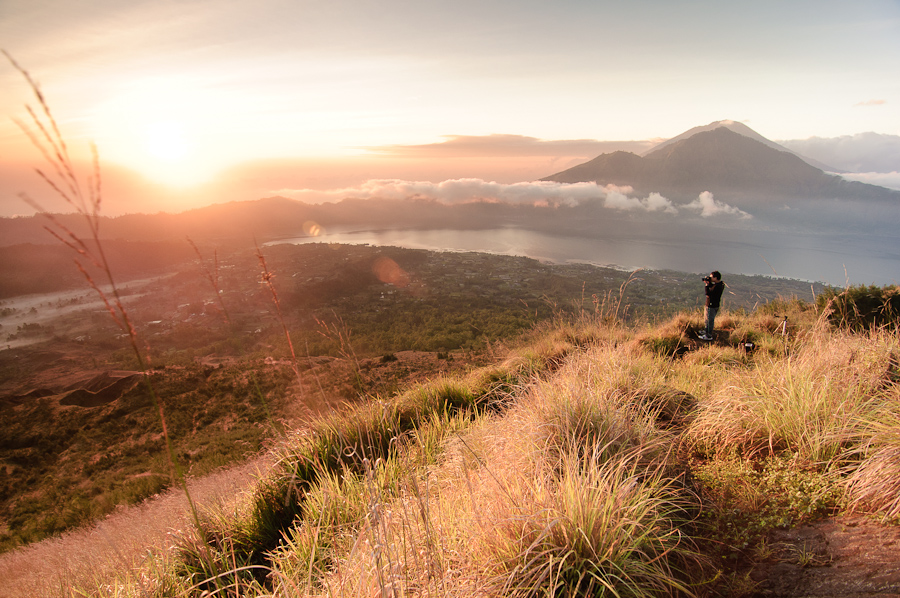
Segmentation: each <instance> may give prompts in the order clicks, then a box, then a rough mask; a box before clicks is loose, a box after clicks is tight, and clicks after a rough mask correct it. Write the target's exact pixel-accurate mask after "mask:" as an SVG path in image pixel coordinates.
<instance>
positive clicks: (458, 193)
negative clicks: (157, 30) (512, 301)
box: [272, 179, 751, 218]
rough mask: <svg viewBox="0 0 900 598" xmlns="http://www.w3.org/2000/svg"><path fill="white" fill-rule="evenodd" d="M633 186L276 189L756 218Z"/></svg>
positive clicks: (461, 183)
mask: <svg viewBox="0 0 900 598" xmlns="http://www.w3.org/2000/svg"><path fill="white" fill-rule="evenodd" d="M633 192H634V190H633V189H632V188H631V187H617V186H615V185H606V186H601V185H598V184H597V183H556V182H552V181H532V182H527V183H511V184H506V183H495V182H488V181H484V180H481V179H452V180H447V181H443V182H440V183H433V182H430V181H403V180H398V179H373V180H370V181H366V182H365V183H363V184H361V185H359V186H356V187H347V188H343V189H332V190H328V191H319V190H315V189H277V190H274V191H272V193H273V194H276V195H281V196H283V197H290V198H293V199H299V200H301V201H305V202H309V203H322V202H337V201H341V200H342V199H346V198H354V199H376V198H379V199H395V200H402V199H433V200H436V201H440V202H442V203H446V204H450V205H452V204H459V203H467V202H474V201H487V202H497V203H509V204H522V205H534V206H543V207H553V206H577V205H581V204H584V203H600V204H601V205H602V206H603V207H604V208H607V209H611V210H617V211H643V212H662V213H667V214H677V213H678V212H679V210H680V209H687V210H689V211H699V212H700V215H701V216H703V217H704V218H708V217H712V216H737V217H739V218H751V216H750V214H748V213H746V212H744V211H742V210H739V209H738V208H735V207H733V206H729V205H727V204H724V203H722V202H719V201H716V200H715V199H714V198H713V195H712V193H710V192H708V191H704V192H703V193H701V194H700V196H699V197H698V198H697V199H695V200H694V201H692V202H690V203H687V204H681V205H680V206H679V205H676V204H674V203H673V202H672V201H671V200H669V199H668V198H666V197H663V196H662V195H660V194H659V193H651V194H650V195H648V196H647V197H636V196H634V195H632V193H633Z"/></svg>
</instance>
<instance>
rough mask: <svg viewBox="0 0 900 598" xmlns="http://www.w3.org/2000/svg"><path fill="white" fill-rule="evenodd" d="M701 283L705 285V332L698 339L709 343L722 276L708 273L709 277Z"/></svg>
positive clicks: (720, 299)
mask: <svg viewBox="0 0 900 598" xmlns="http://www.w3.org/2000/svg"><path fill="white" fill-rule="evenodd" d="M703 283H704V284H705V285H706V332H705V333H704V334H701V335H700V337H699V338H700V340H702V341H711V340H712V339H713V327H714V325H715V323H716V314H717V313H719V303H720V302H721V301H722V291H723V290H724V289H725V283H723V282H722V275H721V274H720V273H719V271H718V270H713V271H712V272H710V273H709V276H706V277H704V279H703Z"/></svg>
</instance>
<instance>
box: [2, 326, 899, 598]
mask: <svg viewBox="0 0 900 598" xmlns="http://www.w3.org/2000/svg"><path fill="white" fill-rule="evenodd" d="M812 315H814V314H812ZM695 316H696V314H687V315H681V316H678V317H676V318H674V319H673V320H672V321H670V322H667V323H664V324H662V325H661V326H660V327H658V328H657V329H655V330H654V329H646V328H644V329H641V330H632V329H628V328H626V327H622V326H620V325H608V324H605V323H604V321H603V319H602V318H600V317H597V318H593V319H592V318H588V317H586V316H584V315H582V316H581V318H580V321H576V322H569V323H565V324H563V323H559V325H557V326H553V327H547V328H542V329H540V330H538V331H536V332H535V335H534V336H533V337H532V338H531V339H530V342H529V343H528V344H527V345H526V346H524V347H522V348H519V349H515V350H511V351H509V352H508V354H507V355H506V357H505V359H504V360H503V361H502V362H499V363H498V364H497V365H495V366H492V367H487V368H482V369H480V370H476V371H473V372H471V373H469V374H468V375H467V376H462V377H455V378H453V377H447V378H441V379H436V380H432V381H430V382H428V383H426V384H422V385H419V386H417V387H414V388H411V389H409V390H408V391H406V392H405V393H401V394H399V395H397V396H396V397H393V398H392V399H390V400H382V401H371V402H369V403H368V404H366V405H361V406H359V407H357V408H355V409H353V410H351V411H349V412H348V413H346V414H341V415H338V414H333V415H331V416H326V417H322V418H321V419H319V420H317V421H316V422H313V423H312V424H311V425H310V427H309V428H308V429H307V430H306V431H304V432H297V433H295V434H293V435H289V436H288V437H286V438H285V440H284V444H283V445H282V446H281V447H280V448H279V450H278V451H277V452H276V453H275V455H276V456H277V460H278V463H277V465H276V467H275V468H274V469H273V470H272V472H271V473H269V474H268V475H267V476H266V477H265V478H264V479H263V480H262V481H261V482H260V483H259V484H257V485H256V486H255V487H254V489H253V492H252V494H251V495H249V496H248V500H246V501H244V502H243V503H240V504H238V505H237V506H236V507H234V508H230V507H229V508H228V509H221V510H219V511H218V512H217V513H216V514H213V515H209V516H207V517H205V518H204V527H203V532H202V533H201V534H197V533H195V532H194V533H189V534H186V535H185V536H184V537H183V538H182V541H181V543H180V544H179V545H178V547H177V550H176V551H175V552H174V553H169V554H168V556H169V557H171V561H170V562H171V563H175V564H176V565H177V564H178V563H181V564H180V565H177V566H174V567H169V568H166V570H165V574H162V573H159V572H154V571H149V572H147V571H145V575H146V576H147V577H146V579H147V580H148V581H147V587H150V586H153V587H155V588H157V589H156V592H157V593H156V594H155V595H173V594H179V593H182V594H184V595H186V596H196V595H200V593H201V590H204V589H205V590H208V591H216V590H219V591H221V592H224V593H225V594H228V595H243V596H271V595H275V596H285V597H300V596H332V597H338V596H340V597H344V596H347V597H349V596H360V595H362V596H410V595H417V596H445V597H451V596H453V597H455V596H484V597H493V596H498V597H499V596H557V595H566V596H579V595H585V596H587V595H602V594H608V595H621V596H626V595H628V596H644V595H646V596H664V595H692V594H703V593H704V592H705V591H706V590H707V588H706V586H705V585H704V584H705V583H706V582H708V581H709V580H711V579H714V578H715V577H716V571H715V567H713V566H712V564H711V563H712V562H713V561H714V560H715V559H712V558H708V557H705V556H703V555H702V554H700V549H698V548H697V546H703V547H704V548H703V550H709V547H710V546H717V547H718V548H715V550H725V549H727V550H747V551H750V552H751V553H752V547H753V543H754V542H757V541H758V540H759V538H760V537H762V535H763V534H764V533H765V531H766V530H767V529H771V527H772V526H774V525H790V524H791V522H793V521H801V520H807V519H808V518H810V517H816V516H822V514H827V513H829V512H832V511H833V510H834V509H835V508H836V505H837V504H839V503H840V501H841V497H842V496H843V495H844V493H845V492H846V496H847V497H848V501H847V505H848V507H849V508H851V509H854V510H858V511H870V512H875V513H878V514H880V515H882V516H883V517H885V518H886V519H896V518H897V516H898V514H900V513H898V509H900V507H898V501H897V498H896V496H897V494H898V491H900V469H898V468H897V466H896V460H897V456H898V454H900V438H898V435H897V429H898V428H900V408H898V398H900V395H898V382H900V362H898V357H897V356H898V355H900V346H898V344H900V341H898V339H897V337H896V335H895V334H890V333H888V332H884V331H882V332H877V331H876V332H870V333H865V334H859V333H850V332H843V331H834V330H831V329H829V328H828V327H827V326H823V325H822V321H821V319H816V318H815V317H809V318H807V319H806V320H805V321H803V320H801V319H800V318H799V317H798V318H796V319H795V320H792V321H793V324H792V328H791V329H790V335H789V337H787V338H784V339H783V338H782V337H781V334H780V332H781V331H780V329H779V328H778V327H777V326H775V322H774V321H773V319H776V318H774V316H773V315H771V314H767V313H756V314H750V315H743V314H732V315H731V316H730V319H729V320H727V321H726V322H724V323H727V324H728V325H729V326H733V327H734V330H741V329H743V330H746V331H747V332H748V333H750V332H752V333H753V334H755V335H757V338H758V339H759V341H760V343H767V342H771V343H773V345H777V346H778V349H777V350H773V351H771V352H770V351H762V350H760V351H757V352H755V353H744V352H740V351H739V350H738V349H736V348H735V347H733V346H730V345H728V344H725V343H721V344H720V343H716V344H704V345H694V346H693V347H692V349H691V350H690V351H689V352H688V353H687V354H685V355H684V356H683V357H682V358H680V359H673V358H671V357H670V356H667V355H663V354H660V352H658V351H656V350H654V349H653V348H652V347H651V346H649V345H648V343H647V339H650V338H653V337H661V336H665V335H673V336H674V335H675V334H676V333H677V334H681V333H682V332H683V331H684V330H685V329H686V327H689V326H692V325H694V323H695V322H694V321H695V320H696V317H695ZM778 321H779V322H782V321H783V320H778ZM786 336H787V335H786ZM689 469H692V471H691V473H693V474H694V475H693V480H694V481H693V482H688V481H687V480H688V478H689V476H688V475H687V473H688V470H689ZM695 492H696V493H697V495H695ZM698 496H702V497H703V500H701V499H700V498H698ZM728 505H739V506H740V509H741V512H742V518H741V519H740V520H739V521H738V520H735V519H733V517H732V516H731V514H730V512H729V511H728V508H729V507H728ZM805 518H806V519H805ZM183 520H184V521H187V519H186V518H184V519H183ZM134 525H135V527H137V526H138V524H137V523H135V524H134ZM717 526H719V527H717ZM729 526H730V527H729ZM704 534H716V535H715V540H716V542H713V543H710V542H704V537H705V536H704ZM157 537H162V536H157ZM121 543H122V545H123V546H127V545H128V541H127V540H122V542H121ZM135 544H137V543H135ZM158 546H161V547H163V549H159V548H158V549H156V552H155V553H156V554H161V553H162V552H164V547H165V546H168V545H167V544H165V542H164V541H163V543H162V544H159V545H158ZM63 550H65V549H63ZM75 550H77V549H75ZM129 550H130V549H129ZM23 554H27V553H24V552H23V553H14V554H13V555H11V556H10V557H9V558H13V557H14V558H19V559H22V558H27V557H25V556H21V555H23ZM133 554H135V555H139V556H132V557H130V558H132V559H138V560H139V559H140V558H141V556H140V555H141V553H140V552H139V551H138V550H137V549H135V552H134V553H133ZM200 555H207V556H206V557H204V558H207V559H208V560H206V561H204V560H203V559H202V558H200ZM103 558H107V557H103ZM116 558H118V557H116V556H109V557H108V558H107V562H108V563H109V565H104V566H105V567H108V568H107V569H106V570H107V571H117V572H118V573H121V570H120V569H117V565H116V563H117V562H119V563H121V562H122V561H116V560H115V559H116ZM717 558H718V557H717ZM136 562H138V561H132V563H136ZM157 562H159V561H157ZM130 566H132V564H131V563H129V567H130ZM62 567H63V570H71V567H70V566H68V565H62ZM67 567H68V568H67ZM720 567H721V565H720ZM95 570H96V571H98V575H97V576H96V577H91V576H90V575H88V576H87V577H85V578H83V583H87V584H88V585H91V584H93V587H99V586H102V585H103V584H106V585H107V586H108V585H109V584H110V583H111V582H110V581H109V580H110V579H115V577H113V578H110V577H107V574H106V573H100V572H101V569H100V568H99V567H98V568H95ZM250 571H253V572H255V574H251V573H250ZM213 576H216V578H215V580H211V579H206V580H205V579H204V578H205V577H210V578H211V577H213ZM726 577H727V576H726ZM60 579H65V574H63V575H62V576H61V575H56V576H55V577H54V578H53V581H49V582H48V583H50V584H51V585H52V584H54V583H56V584H59V583H60V581H59V580H60ZM48 580H49V576H48ZM43 591H44V592H45V593H44V594H34V595H36V596H37V595H48V594H47V593H46V592H47V591H48V590H43ZM139 592H140V586H135V585H132V586H130V587H127V588H126V587H124V586H122V587H121V588H120V589H118V590H116V591H115V592H113V594H114V595H120V596H133V595H135V594H136V593H139Z"/></svg>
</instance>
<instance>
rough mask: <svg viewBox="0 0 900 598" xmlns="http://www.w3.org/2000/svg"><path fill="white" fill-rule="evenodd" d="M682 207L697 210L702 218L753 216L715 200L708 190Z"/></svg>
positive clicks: (745, 217) (744, 217)
mask: <svg viewBox="0 0 900 598" xmlns="http://www.w3.org/2000/svg"><path fill="white" fill-rule="evenodd" d="M682 207H684V208H686V209H689V210H699V211H700V215H701V216H702V217H704V218H709V217H711V216H721V215H730V216H739V217H741V218H743V219H748V218H753V216H751V215H750V214H748V213H747V212H745V211H743V210H741V209H738V208H736V207H734V206H729V205H728V204H724V203H722V202H720V201H716V199H715V198H714V197H713V194H712V193H710V192H709V191H704V192H703V193H701V194H700V196H699V197H698V198H697V199H695V200H694V201H692V202H691V203H689V204H685V205H684V206H682Z"/></svg>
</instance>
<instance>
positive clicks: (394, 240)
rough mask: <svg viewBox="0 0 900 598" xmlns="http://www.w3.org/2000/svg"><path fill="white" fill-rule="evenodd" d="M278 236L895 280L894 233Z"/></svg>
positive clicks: (835, 281) (841, 281) (511, 230)
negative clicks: (672, 236) (667, 236)
mask: <svg viewBox="0 0 900 598" xmlns="http://www.w3.org/2000/svg"><path fill="white" fill-rule="evenodd" d="M273 243H295V244H297V243H347V244H367V245H376V246H378V245H381V246H397V247H406V248H410V249H427V250H431V251H475V252H482V253H492V254H499V255H518V256H526V257H531V258H535V259H538V260H542V261H548V262H554V263H567V262H584V263H590V264H595V265H598V266H613V267H617V268H621V269H624V270H634V269H637V268H647V269H653V270H677V271H680V272H698V273H707V272H709V271H711V270H720V271H721V272H722V273H723V274H726V273H734V274H750V275H753V274H762V275H768V276H780V277H785V278H794V279H798V280H809V281H815V282H824V283H827V284H831V285H836V286H844V285H845V284H846V283H847V282H848V281H849V282H850V283H851V284H877V285H886V284H896V283H897V282H898V281H900V250H898V244H897V240H896V239H894V238H879V237H871V236H865V237H861V236H859V235H843V236H842V235H833V234H831V235H815V234H800V233H791V234H786V233H774V232H767V231H758V230H757V231H750V230H729V229H713V230H704V231H703V233H702V234H699V235H697V236H696V237H691V236H682V237H680V238H677V239H660V238H658V237H655V238H635V237H631V238H611V237H609V236H605V237H600V236H597V237H585V236H562V235H554V234H548V233H544V232H537V231H533V230H528V229H523V228H517V227H504V228H494V229H487V230H419V229H406V230H399V229H397V230H395V229H388V230H351V229H346V230H337V229H335V230H330V231H328V232H327V233H326V234H323V235H320V236H317V237H310V236H298V237H292V238H288V239H281V240H279V241H275V242H273Z"/></svg>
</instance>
